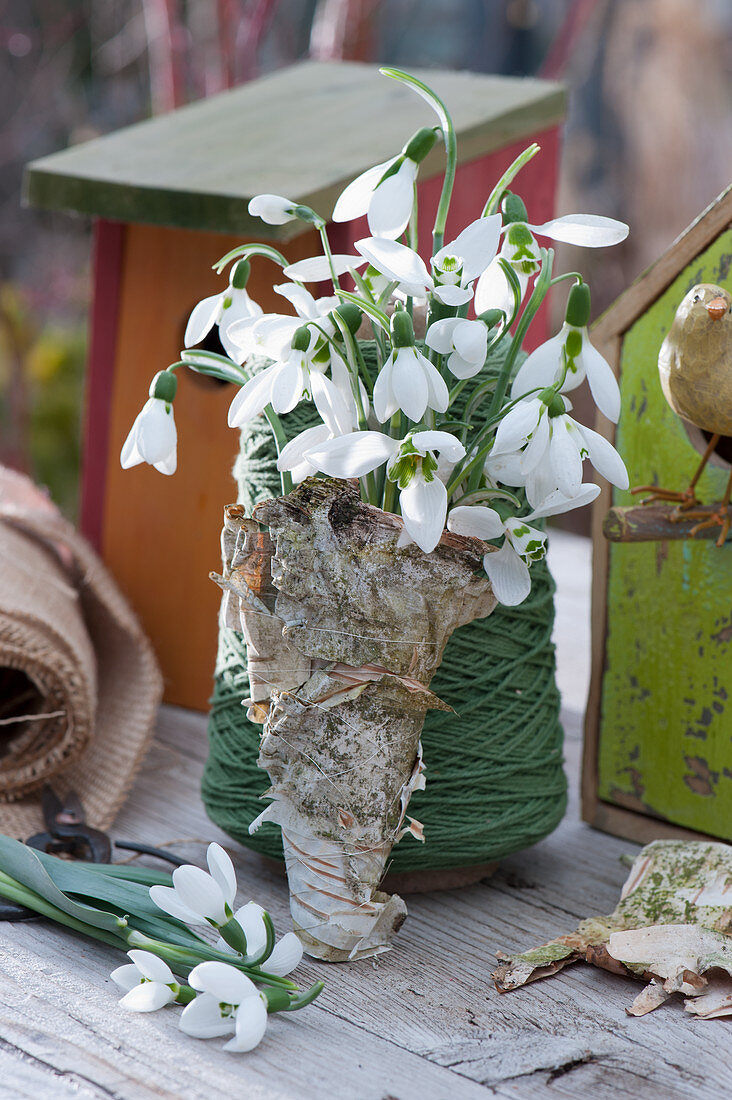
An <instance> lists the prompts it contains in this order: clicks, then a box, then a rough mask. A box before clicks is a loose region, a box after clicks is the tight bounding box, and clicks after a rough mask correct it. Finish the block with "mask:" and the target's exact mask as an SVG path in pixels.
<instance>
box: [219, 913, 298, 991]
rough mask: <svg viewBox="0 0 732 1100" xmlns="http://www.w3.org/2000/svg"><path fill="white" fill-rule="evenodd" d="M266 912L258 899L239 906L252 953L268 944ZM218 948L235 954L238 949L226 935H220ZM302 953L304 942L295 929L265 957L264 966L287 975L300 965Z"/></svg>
mask: <svg viewBox="0 0 732 1100" xmlns="http://www.w3.org/2000/svg"><path fill="white" fill-rule="evenodd" d="M263 913H264V909H262V906H261V905H257V903H256V902H255V901H250V902H247V904H246V905H242V907H241V908H240V909H237V911H236V913H235V914H234V919H235V920H236V921H237V922H238V924H239V925H240V927H241V928H242V930H243V931H244V935H245V936H246V939H247V954H248V955H259V954H261V952H262V951H264V948H265V947H266V944H267V929H266V927H265V924H264V921H263V919H262V915H263ZM216 950H217V951H225V952H227V953H228V954H232V955H233V954H235V953H236V952H235V951H234V949H233V947H230V946H229V944H228V943H227V942H226V940H224V939H223V937H219V939H218V941H217V943H216ZM302 955H303V949H302V944H301V943H300V940H299V939H298V937H297V936H296V935H295V933H294V932H286V933H285V935H284V936H283V937H282V938H281V939H280V940H278V941H277V943H276V944H275V945H274V948H273V950H272V953H271V954H270V955H269V957H268V958H267V959H265V961H264V962H263V963H262V964H261V966H262V969H263V970H265V971H266V972H267V974H274V975H275V976H277V977H280V978H285V977H287V975H288V974H290V973H291V972H292V971H293V970H295V969H296V967H298V966H299V965H300V962H301V961H302Z"/></svg>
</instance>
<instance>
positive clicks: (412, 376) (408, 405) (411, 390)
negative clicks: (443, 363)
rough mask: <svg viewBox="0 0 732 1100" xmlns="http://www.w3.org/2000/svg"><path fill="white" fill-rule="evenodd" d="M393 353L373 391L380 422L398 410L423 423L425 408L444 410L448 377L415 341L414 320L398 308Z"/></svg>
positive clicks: (393, 331) (446, 403)
mask: <svg viewBox="0 0 732 1100" xmlns="http://www.w3.org/2000/svg"><path fill="white" fill-rule="evenodd" d="M391 331H392V348H393V350H392V352H391V354H390V355H389V356H388V358H387V359H386V362H385V363H384V365H383V367H382V368H381V370H380V371H379V376H378V378H377V379H376V382H375V384H374V392H373V394H372V397H373V403H374V413H375V414H376V418H377V420H379V422H380V423H382V424H383V423H384V421H386V420H389V419H390V418H391V417H392V416H393V415H394V413H395V412H396V411H397V409H401V410H402V412H404V413H406V415H407V416H408V417H409V419H410V420H413V421H415V423H417V422H419V421H420V420H421V419H422V417H423V416H424V414H425V411H426V410H427V409H428V408H429V409H434V411H435V412H440V413H444V412H445V411H446V409H447V406H448V405H449V403H450V393H449V391H448V388H447V385H446V384H445V380H444V378H443V377H442V375H441V374H440V372H439V371H438V370H437V368H436V367H435V366H434V365H433V364H432V363H430V361H429V359H427V357H426V356H425V355H423V354H422V352H421V351H419V349H418V348H417V347H416V346H415V343H414V328H413V327H412V319H411V317H410V316H409V314H408V313H407V312H406V311H405V310H398V311H397V312H396V313H395V314H394V315H393V317H392V319H391Z"/></svg>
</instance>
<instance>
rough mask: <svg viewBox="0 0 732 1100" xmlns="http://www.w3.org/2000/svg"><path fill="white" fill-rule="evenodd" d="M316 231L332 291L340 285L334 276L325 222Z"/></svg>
mask: <svg viewBox="0 0 732 1100" xmlns="http://www.w3.org/2000/svg"><path fill="white" fill-rule="evenodd" d="M318 231H319V232H320V239H321V241H322V243H323V252H324V253H325V256H326V259H327V260H328V267H329V268H330V277H331V281H332V283H333V289H334V290H336V289H337V288H338V287H339V286H340V285H341V284H340V283H339V282H338V276H337V275H336V271H335V265H334V263H333V253H332V252H331V248H330V241H329V240H328V230H327V229H326V226H325V222H322V224H319V225H318Z"/></svg>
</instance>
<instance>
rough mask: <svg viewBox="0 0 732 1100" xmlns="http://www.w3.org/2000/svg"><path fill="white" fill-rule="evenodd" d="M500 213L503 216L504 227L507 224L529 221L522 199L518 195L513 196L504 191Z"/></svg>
mask: <svg viewBox="0 0 732 1100" xmlns="http://www.w3.org/2000/svg"><path fill="white" fill-rule="evenodd" d="M501 213H502V214H503V224H504V225H507V224H508V223H509V222H527V221H528V220H529V215H528V212H527V210H526V207H525V206H524V201H523V199H521V198H520V197H519V196H518V195H514V193H513V191H506V193H505V195H504V196H503V200H502V202H501Z"/></svg>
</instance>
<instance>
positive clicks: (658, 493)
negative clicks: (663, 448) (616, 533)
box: [632, 283, 732, 546]
mask: <svg viewBox="0 0 732 1100" xmlns="http://www.w3.org/2000/svg"><path fill="white" fill-rule="evenodd" d="M658 373H659V375H660V378H661V388H662V389H663V393H664V396H665V398H666V400H667V401H668V403H669V405H670V406H671V408H672V409H673V410H674V412H675V413H677V414H678V415H679V416H680V417H682V419H683V420H687V421H688V422H689V423H690V424H695V425H696V426H697V427H698V428H701V429H702V430H703V431H705V432H707V433H711V438H710V440H709V443H708V446H707V448H706V450H705V452H704V454H703V456H702V460H701V462H700V463H699V466H698V468H697V470H696V472H695V474H694V476H693V478H692V479H691V482H690V483H689V487H688V489H685V490H684V491H683V492H676V491H674V490H671V489H661V488H659V487H658V486H655V485H640V486H638V487H637V488H634V489H633V490H632V491H633V492H634V493H640V492H647V491H649V490H650V491H651V494H652V495H651V496H650V497H648V498H647V500H645V501H644V502H643V503H644V504H646V503H650V502H651V501H654V500H665V501H678V502H679V506H678V508H677V509H676V512H675V513H674V515H673V516H672V517H671V518H672V519H676V520H682V519H690V518H697V516H698V517H699V519H700V520H701V522H700V523H698V524H697V525H696V526H695V527H693V528H692V530H691V532H690V533H691V534H692V535H693V534H695V533H696V532H697V531H699V530H701V528H702V527H711V526H714V525H716V524H719V525H720V526H721V528H722V530H721V532H720V535H719V538H718V539H717V546H722V545H723V543H724V541H725V539H726V538H727V535H728V534H729V530H730V526H731V524H732V520H731V519H730V514H729V504H730V494H732V474H730V479H729V481H728V484H727V489H726V491H725V494H724V497H723V498H722V500H721V501H720V503H719V507H718V508H717V509H716V511H714V512H712V513H711V514H710V513H709V512H708V511H706V512H698V513H695V512H694V511H693V509H694V506H695V505H698V504H699V503H700V501H699V500H697V497H696V486H697V483H698V481H699V478H700V477H701V475H702V472H703V470H704V467H705V466H706V464H707V462H708V461H709V458H710V456H711V454H712V452H713V451H714V449H715V447H716V446H717V444H718V443H719V439H720V436H723V435H724V436H732V295H730V293H729V291H727V290H724V289H723V288H722V287H720V286H715V285H714V284H713V283H699V284H698V285H697V286H695V287H692V289H691V290H690V291H689V293H688V294H687V295H686V297H685V298H684V300H683V301H682V303H681V305H680V306H679V308H678V309H677V310H676V316H675V317H674V320H673V323H672V325H671V328H670V329H669V331H668V334H667V336H666V339H665V340H664V341H663V344H662V345H661V351H660V352H659V355H658Z"/></svg>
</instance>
